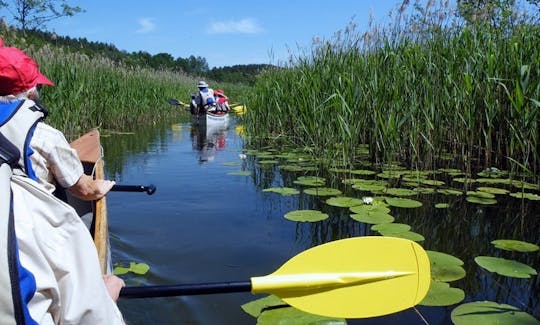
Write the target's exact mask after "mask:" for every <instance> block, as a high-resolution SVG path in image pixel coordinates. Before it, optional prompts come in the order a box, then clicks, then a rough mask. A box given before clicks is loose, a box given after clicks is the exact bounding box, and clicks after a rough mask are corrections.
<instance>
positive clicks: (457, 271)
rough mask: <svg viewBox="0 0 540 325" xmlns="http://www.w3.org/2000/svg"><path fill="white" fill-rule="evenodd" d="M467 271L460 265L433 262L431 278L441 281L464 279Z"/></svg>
mask: <svg viewBox="0 0 540 325" xmlns="http://www.w3.org/2000/svg"><path fill="white" fill-rule="evenodd" d="M466 274H467V272H465V269H464V268H463V267H461V266H459V265H440V264H431V278H432V279H433V280H435V281H440V282H452V281H457V280H459V279H463V278H464V277H465V275H466Z"/></svg>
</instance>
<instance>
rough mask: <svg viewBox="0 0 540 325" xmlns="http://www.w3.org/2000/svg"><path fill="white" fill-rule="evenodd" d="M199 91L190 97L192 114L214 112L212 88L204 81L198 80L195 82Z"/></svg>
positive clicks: (215, 103) (215, 107)
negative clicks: (192, 108)
mask: <svg viewBox="0 0 540 325" xmlns="http://www.w3.org/2000/svg"><path fill="white" fill-rule="evenodd" d="M197 88H199V91H198V92H197V93H196V95H195V96H194V97H195V98H193V99H192V101H191V102H192V105H193V107H194V108H195V110H194V112H193V111H192V114H196V115H203V114H205V113H206V112H211V113H214V112H215V111H216V110H217V102H216V99H215V98H214V90H213V89H212V88H210V87H208V84H207V83H206V81H199V83H198V84H197Z"/></svg>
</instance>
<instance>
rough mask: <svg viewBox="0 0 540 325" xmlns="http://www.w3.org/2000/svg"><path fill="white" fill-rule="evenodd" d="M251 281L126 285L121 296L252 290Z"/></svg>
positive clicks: (204, 293)
mask: <svg viewBox="0 0 540 325" xmlns="http://www.w3.org/2000/svg"><path fill="white" fill-rule="evenodd" d="M250 291H251V282H249V281H247V282H217V283H199V284H177V285H171V286H167V285H162V286H140V287H124V288H122V290H120V297H121V298H155V297H174V296H194V295H207V294H215V293H232V292H250Z"/></svg>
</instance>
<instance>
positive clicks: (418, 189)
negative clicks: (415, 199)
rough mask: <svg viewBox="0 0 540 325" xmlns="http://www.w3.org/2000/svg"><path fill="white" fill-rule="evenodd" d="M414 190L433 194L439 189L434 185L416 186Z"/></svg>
mask: <svg viewBox="0 0 540 325" xmlns="http://www.w3.org/2000/svg"><path fill="white" fill-rule="evenodd" d="M413 191H415V192H416V193H420V194H433V193H435V192H436V191H437V189H435V188H433V187H416V188H413Z"/></svg>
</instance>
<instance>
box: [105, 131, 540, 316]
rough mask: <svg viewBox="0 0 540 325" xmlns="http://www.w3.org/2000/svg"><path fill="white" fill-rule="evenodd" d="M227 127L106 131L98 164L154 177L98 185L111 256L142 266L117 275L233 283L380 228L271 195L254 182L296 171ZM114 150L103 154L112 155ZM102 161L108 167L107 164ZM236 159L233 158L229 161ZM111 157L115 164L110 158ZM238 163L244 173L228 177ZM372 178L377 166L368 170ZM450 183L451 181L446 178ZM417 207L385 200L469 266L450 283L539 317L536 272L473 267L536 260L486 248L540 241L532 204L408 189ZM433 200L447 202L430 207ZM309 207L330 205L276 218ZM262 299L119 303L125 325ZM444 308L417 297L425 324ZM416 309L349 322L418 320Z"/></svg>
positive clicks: (338, 180) (538, 262)
mask: <svg viewBox="0 0 540 325" xmlns="http://www.w3.org/2000/svg"><path fill="white" fill-rule="evenodd" d="M231 122H232V123H231V124H232V125H231V126H230V127H228V128H224V129H220V130H217V131H216V132H214V131H212V132H208V129H201V128H195V127H193V126H192V125H191V124H190V123H187V122H180V123H178V122H175V123H172V125H174V127H171V123H169V124H163V125H161V126H156V127H154V129H142V130H139V131H137V133H136V134H134V135H116V136H115V135H112V136H111V137H110V138H107V139H105V140H104V149H105V153H106V159H105V160H106V163H107V165H106V167H109V168H108V169H107V170H108V173H109V175H112V178H115V179H117V180H118V179H120V180H123V181H124V182H125V183H129V184H149V183H153V184H155V185H156V186H157V191H156V193H155V194H154V195H153V196H146V195H142V194H136V193H120V192H113V193H110V194H109V195H108V201H107V202H108V206H109V220H110V228H111V236H112V238H111V242H112V248H113V261H121V262H129V261H135V262H145V263H147V264H149V265H150V272H149V273H148V274H147V275H145V276H143V277H141V276H136V275H126V276H124V279H125V280H126V282H127V283H128V285H150V284H152V285H154V284H169V285H170V284H176V283H191V284H192V283H203V282H222V281H243V280H246V279H249V278H250V277H252V276H261V275H266V274H270V273H272V272H273V271H275V270H276V269H277V268H278V267H279V266H280V265H282V264H283V263H284V262H285V261H287V260H288V259H290V258H291V257H293V256H295V255H296V254H298V253H299V252H301V251H303V250H305V249H307V248H309V247H312V246H315V245H318V244H321V243H325V242H328V241H331V240H336V239H341V238H348V237H352V236H365V235H378V234H377V233H376V232H374V231H372V230H371V225H369V224H366V223H360V222H357V221H355V220H353V219H352V218H350V216H349V215H350V213H349V211H348V210H347V209H343V208H337V207H332V206H329V205H327V204H325V202H324V198H319V197H314V196H310V195H306V194H304V193H301V194H300V195H296V196H287V197H284V196H280V195H277V194H275V193H265V192H262V190H263V189H264V188H268V187H274V186H286V187H296V188H300V187H299V186H297V185H295V184H294V183H293V182H294V180H295V179H296V178H297V177H298V176H302V175H315V174H316V173H317V172H316V171H312V172H288V171H284V170H281V169H279V168H278V166H277V165H270V166H269V165H263V164H259V162H258V159H257V157H256V156H252V155H248V156H247V159H245V160H243V159H240V158H239V152H241V150H242V149H243V147H244V142H243V139H242V137H240V136H239V135H238V133H237V132H236V131H235V130H239V129H241V128H239V127H237V125H235V121H231ZM111 155H112V156H111ZM111 162H112V164H113V166H111ZM231 163H235V164H231ZM113 167H114V168H113ZM239 169H240V170H247V171H249V172H250V173H251V174H250V176H247V177H246V176H238V175H235V176H231V175H229V173H230V172H234V171H238V170H239ZM319 176H323V177H326V178H327V180H328V184H327V185H328V187H334V188H337V189H340V190H341V191H342V192H343V193H344V195H347V196H358V197H361V196H364V195H368V194H370V193H367V192H366V193H362V192H358V191H355V190H352V189H351V187H350V185H345V184H344V183H343V179H344V178H346V176H343V175H339V174H328V175H319ZM373 177H376V176H373ZM449 185H451V186H452V187H455V188H459V187H460V184H449ZM413 198H414V199H416V200H419V201H421V202H422V203H423V206H422V207H421V208H417V209H404V208H392V211H391V214H392V215H393V216H394V217H395V218H396V221H395V222H399V223H406V224H408V225H410V226H411V227H412V229H411V230H412V231H415V232H418V233H420V234H422V235H424V237H425V238H426V240H425V241H424V242H422V243H421V244H422V246H424V247H425V248H426V249H428V250H436V251H440V252H444V253H448V254H452V255H455V256H456V257H459V258H460V259H461V260H463V261H464V268H465V270H466V271H467V276H466V277H465V278H464V279H462V280H458V281H455V282H452V283H451V285H452V286H453V287H457V288H461V289H463V290H464V291H465V293H466V295H467V296H466V302H467V301H477V300H491V301H496V302H499V303H507V304H510V305H513V306H516V307H518V308H520V309H522V310H524V311H526V312H528V313H530V314H532V315H535V316H536V317H538V316H539V315H540V302H539V301H540V298H539V297H540V280H539V277H538V276H534V277H532V278H531V279H514V278H506V277H502V276H498V275H496V274H492V273H489V272H487V271H485V270H483V269H482V268H480V267H478V266H477V265H476V263H475V262H474V257H475V256H478V255H487V256H497V257H504V258H507V259H516V260H518V261H520V262H522V263H526V264H528V265H530V266H532V267H534V268H535V269H536V270H537V271H538V270H540V254H539V253H538V252H535V253H512V252H506V251H501V250H500V249H496V248H494V246H493V245H492V244H491V241H493V240H495V239H501V238H504V239H519V240H524V241H528V242H532V243H535V244H539V240H540V238H539V236H540V235H539V234H540V223H539V222H538V216H539V215H540V203H539V202H538V201H527V200H520V199H515V198H511V197H500V198H499V197H498V200H499V203H498V204H497V205H496V206H483V205H478V204H472V203H469V202H467V201H466V200H465V198H464V197H463V196H444V195H440V194H418V195H416V196H415V197H413ZM435 203H448V204H449V206H450V207H449V208H448V209H437V208H435V207H434V206H435ZM297 209H316V210H321V211H322V212H324V213H327V214H329V215H330V218H328V219H327V220H324V221H322V222H317V223H295V222H291V221H288V220H286V219H285V218H283V215H284V214H285V213H287V212H289V211H292V210H297ZM260 297H262V296H261V295H257V296H254V295H252V294H249V293H246V294H222V295H203V296H186V297H176V298H155V299H141V300H131V301H121V302H120V303H119V305H120V308H121V309H122V311H123V313H124V315H125V316H126V319H127V321H128V324H132V325H135V324H201V325H202V324H225V325H227V324H255V323H256V320H255V319H254V318H253V317H251V316H249V315H247V314H246V313H245V312H243V311H242V309H241V308H240V306H241V305H242V304H244V303H247V302H249V301H252V300H254V299H257V298H260ZM454 307H455V306H450V307H417V309H418V313H421V314H422V316H423V317H424V318H425V319H426V320H427V321H428V323H429V324H444V325H446V324H451V320H450V312H451V311H452V309H453V308H454ZM418 313H417V312H416V311H414V310H407V311H404V312H401V313H397V314H394V315H389V316H384V317H377V318H373V319H368V320H354V321H352V320H350V321H349V322H348V323H349V324H424V322H423V320H422V319H421V318H420V317H419V314H418Z"/></svg>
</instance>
